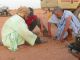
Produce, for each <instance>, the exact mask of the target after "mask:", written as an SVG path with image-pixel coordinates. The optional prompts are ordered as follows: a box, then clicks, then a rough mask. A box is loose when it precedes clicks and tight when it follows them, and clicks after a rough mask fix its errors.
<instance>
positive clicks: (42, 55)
mask: <svg viewBox="0 0 80 60" xmlns="http://www.w3.org/2000/svg"><path fill="white" fill-rule="evenodd" d="M7 18H8V17H0V30H1V28H2V25H3V23H4V22H5V21H6V19H7ZM42 38H43V39H44V40H45V41H46V42H45V43H43V44H40V45H35V46H33V47H31V46H28V45H22V46H19V49H18V50H17V51H16V52H11V51H9V50H8V49H7V48H6V47H4V46H2V45H0V60H77V58H76V57H74V56H73V55H72V54H70V53H69V51H68V49H67V47H66V43H61V42H59V41H56V40H53V39H52V38H50V37H42Z"/></svg>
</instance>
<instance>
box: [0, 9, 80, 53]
mask: <svg viewBox="0 0 80 60" xmlns="http://www.w3.org/2000/svg"><path fill="white" fill-rule="evenodd" d="M48 22H49V23H54V24H55V25H56V27H57V33H56V35H55V38H56V39H57V40H61V41H62V40H64V39H65V38H66V37H67V36H68V29H71V30H72V33H73V35H74V36H75V35H76V34H78V31H79V30H80V22H79V19H78V18H77V17H76V16H75V15H74V14H73V13H72V12H71V11H68V10H62V9H61V8H60V7H55V8H54V10H53V15H52V16H51V18H50V20H49V21H48ZM36 25H38V27H39V28H41V24H40V21H39V19H38V17H37V16H36V15H34V11H33V9H32V8H27V7H20V8H18V10H17V13H16V14H15V15H13V16H12V17H10V18H9V19H8V20H7V21H6V22H5V23H4V25H3V28H2V31H1V35H2V43H3V45H4V46H6V47H7V48H8V49H10V50H11V51H16V50H17V49H18V46H19V45H22V44H24V43H25V42H27V43H28V44H30V45H31V46H34V45H35V44H40V43H42V41H41V39H40V37H39V36H37V34H35V33H33V30H34V28H35V27H36Z"/></svg>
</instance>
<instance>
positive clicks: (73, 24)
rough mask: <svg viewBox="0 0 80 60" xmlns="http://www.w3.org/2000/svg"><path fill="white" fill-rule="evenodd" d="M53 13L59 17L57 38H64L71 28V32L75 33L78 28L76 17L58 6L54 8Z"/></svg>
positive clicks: (79, 25) (79, 23)
mask: <svg viewBox="0 0 80 60" xmlns="http://www.w3.org/2000/svg"><path fill="white" fill-rule="evenodd" d="M54 14H55V15H56V16H57V17H58V18H60V21H59V23H58V31H57V34H56V37H57V40H62V41H63V40H64V39H65V38H66V37H67V36H68V29H72V31H73V34H74V35H75V34H77V33H78V31H79V29H80V22H79V20H78V18H77V17H76V16H75V15H74V14H73V13H72V12H70V11H68V10H64V11H63V10H62V9H61V8H60V7H55V8H54Z"/></svg>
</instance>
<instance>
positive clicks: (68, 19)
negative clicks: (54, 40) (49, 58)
mask: <svg viewBox="0 0 80 60" xmlns="http://www.w3.org/2000/svg"><path fill="white" fill-rule="evenodd" d="M71 20H72V16H69V17H67V18H66V24H65V27H64V31H63V32H62V35H61V40H62V39H63V35H64V32H66V31H67V30H68V28H69V26H70V21H71Z"/></svg>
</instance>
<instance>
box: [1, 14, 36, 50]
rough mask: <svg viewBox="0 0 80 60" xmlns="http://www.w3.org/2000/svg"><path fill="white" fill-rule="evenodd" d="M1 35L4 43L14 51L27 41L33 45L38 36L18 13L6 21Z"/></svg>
mask: <svg viewBox="0 0 80 60" xmlns="http://www.w3.org/2000/svg"><path fill="white" fill-rule="evenodd" d="M1 35H2V42H3V45H4V46H6V47H8V49H10V50H12V51H16V50H17V47H18V45H21V44H24V42H25V41H26V42H27V43H28V44H30V45H31V46H33V45H34V44H35V41H36V38H37V36H36V35H35V34H33V33H32V32H31V31H29V29H28V26H27V25H26V23H25V21H24V19H23V18H21V17H20V16H19V15H17V14H16V15H14V16H12V17H11V18H9V19H8V20H7V21H6V22H5V24H4V25H3V28H2V31H1Z"/></svg>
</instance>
